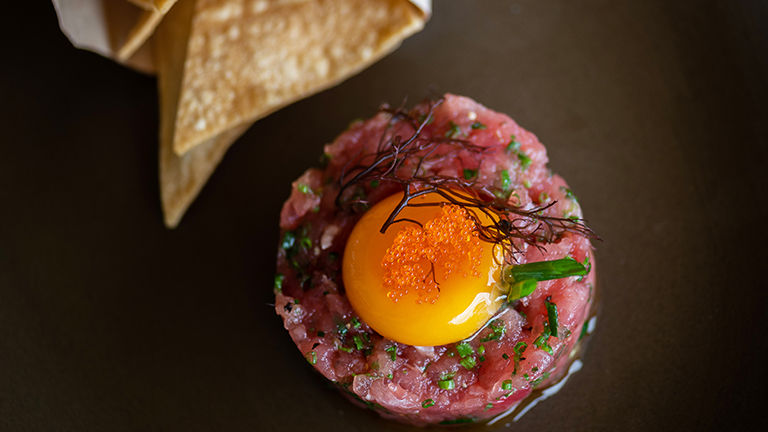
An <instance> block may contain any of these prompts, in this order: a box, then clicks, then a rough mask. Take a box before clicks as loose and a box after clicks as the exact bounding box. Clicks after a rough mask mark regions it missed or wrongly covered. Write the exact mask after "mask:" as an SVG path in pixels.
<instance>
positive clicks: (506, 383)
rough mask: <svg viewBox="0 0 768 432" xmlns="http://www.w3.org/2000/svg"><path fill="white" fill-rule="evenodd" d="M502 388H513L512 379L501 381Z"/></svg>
mask: <svg viewBox="0 0 768 432" xmlns="http://www.w3.org/2000/svg"><path fill="white" fill-rule="evenodd" d="M501 389H502V390H512V380H504V382H502V383H501Z"/></svg>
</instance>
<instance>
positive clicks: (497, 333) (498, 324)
mask: <svg viewBox="0 0 768 432" xmlns="http://www.w3.org/2000/svg"><path fill="white" fill-rule="evenodd" d="M488 327H490V328H491V334H489V335H488V336H486V337H484V338H482V339H480V342H489V341H493V340H499V339H501V337H502V336H504V332H505V331H506V330H507V328H506V327H505V326H504V322H503V321H499V320H493V321H491V322H490V323H489V324H488Z"/></svg>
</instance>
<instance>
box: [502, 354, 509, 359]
mask: <svg viewBox="0 0 768 432" xmlns="http://www.w3.org/2000/svg"><path fill="white" fill-rule="evenodd" d="M501 358H503V359H504V360H509V355H507V353H503V354H502V355H501Z"/></svg>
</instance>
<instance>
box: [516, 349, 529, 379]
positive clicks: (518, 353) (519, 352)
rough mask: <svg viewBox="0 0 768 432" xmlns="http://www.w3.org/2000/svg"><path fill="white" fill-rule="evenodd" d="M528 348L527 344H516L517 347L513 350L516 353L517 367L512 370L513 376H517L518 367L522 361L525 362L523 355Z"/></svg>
mask: <svg viewBox="0 0 768 432" xmlns="http://www.w3.org/2000/svg"><path fill="white" fill-rule="evenodd" d="M526 348H528V344H527V343H525V342H518V343H516V344H515V347H514V348H513V351H514V358H513V360H514V363H515V367H514V369H513V370H512V375H516V374H517V367H518V366H519V365H520V361H522V360H525V358H524V357H523V353H524V352H525V349H526Z"/></svg>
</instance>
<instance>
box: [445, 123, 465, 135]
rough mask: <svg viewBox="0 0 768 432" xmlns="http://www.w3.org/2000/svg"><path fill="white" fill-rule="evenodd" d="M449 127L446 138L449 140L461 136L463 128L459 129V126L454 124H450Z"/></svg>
mask: <svg viewBox="0 0 768 432" xmlns="http://www.w3.org/2000/svg"><path fill="white" fill-rule="evenodd" d="M448 127H449V129H448V131H447V132H446V133H445V136H446V137H448V138H458V137H459V136H461V134H462V133H461V128H460V127H459V125H457V124H456V123H454V122H450V123H449V124H448Z"/></svg>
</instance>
